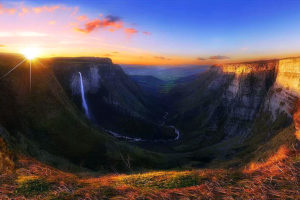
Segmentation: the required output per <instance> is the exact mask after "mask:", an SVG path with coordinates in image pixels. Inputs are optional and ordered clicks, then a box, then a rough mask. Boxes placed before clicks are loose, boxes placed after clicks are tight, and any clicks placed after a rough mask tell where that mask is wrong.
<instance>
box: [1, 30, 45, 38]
mask: <svg viewBox="0 0 300 200" xmlns="http://www.w3.org/2000/svg"><path fill="white" fill-rule="evenodd" d="M46 36H47V34H45V33H39V32H32V31H22V32H0V37H46Z"/></svg>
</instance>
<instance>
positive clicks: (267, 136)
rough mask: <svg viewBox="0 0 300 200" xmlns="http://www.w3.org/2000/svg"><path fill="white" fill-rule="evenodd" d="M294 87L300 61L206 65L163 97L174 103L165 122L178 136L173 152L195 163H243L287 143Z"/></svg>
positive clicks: (296, 93) (295, 96)
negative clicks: (186, 155)
mask: <svg viewBox="0 0 300 200" xmlns="http://www.w3.org/2000/svg"><path fill="white" fill-rule="evenodd" d="M299 84H300V58H288V59H281V60H268V61H256V62H247V63H235V64H222V65H214V66H212V67H211V68H210V69H209V70H208V71H206V72H205V73H202V74H200V75H199V76H198V78H197V79H196V80H195V81H193V82H192V83H189V84H187V85H180V86H178V87H177V88H175V89H174V90H173V91H172V92H171V93H170V95H169V97H168V98H170V99H176V100H175V101H174V103H173V104H172V105H170V107H169V111H170V113H171V114H172V116H173V118H172V119H171V122H172V123H174V124H176V125H177V127H178V128H179V129H180V130H181V131H182V132H183V141H182V143H181V144H180V145H179V146H177V147H175V149H176V150H177V151H180V152H193V153H191V157H192V159H194V160H195V161H196V160H201V159H204V160H224V159H225V160H226V159H227V160H230V159H233V158H234V159H235V158H236V157H239V158H240V159H246V160H249V159H250V157H251V156H250V155H252V157H251V158H253V157H255V153H253V152H256V153H257V150H259V151H261V152H260V153H259V155H261V156H260V157H262V155H264V154H265V153H264V152H271V151H272V150H271V149H276V148H277V147H278V146H279V145H280V144H283V143H292V142H293V141H295V136H294V134H293V132H294V130H295V127H294V122H293V118H292V116H293V112H294V110H295V105H296V102H297V100H298V98H299V94H300V88H299ZM262 152H263V153H262ZM257 154H258V153H257ZM239 161H240V160H239Z"/></svg>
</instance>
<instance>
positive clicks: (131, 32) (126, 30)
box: [124, 28, 138, 36]
mask: <svg viewBox="0 0 300 200" xmlns="http://www.w3.org/2000/svg"><path fill="white" fill-rule="evenodd" d="M124 32H125V33H126V34H127V35H129V36H131V35H133V34H137V33H138V30H136V29H135V28H125V29H124Z"/></svg>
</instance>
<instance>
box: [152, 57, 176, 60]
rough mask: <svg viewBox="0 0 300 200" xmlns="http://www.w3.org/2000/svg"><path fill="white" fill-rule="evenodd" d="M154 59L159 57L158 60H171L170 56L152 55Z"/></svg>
mask: <svg viewBox="0 0 300 200" xmlns="http://www.w3.org/2000/svg"><path fill="white" fill-rule="evenodd" d="M154 58H155V59H159V60H172V59H171V58H167V57H164V56H154Z"/></svg>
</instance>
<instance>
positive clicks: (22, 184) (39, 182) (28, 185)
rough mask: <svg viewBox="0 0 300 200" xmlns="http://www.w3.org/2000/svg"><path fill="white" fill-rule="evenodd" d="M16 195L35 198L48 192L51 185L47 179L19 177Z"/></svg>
mask: <svg viewBox="0 0 300 200" xmlns="http://www.w3.org/2000/svg"><path fill="white" fill-rule="evenodd" d="M17 182H18V188H17V189H16V193H17V194H20V195H24V196H34V195H38V194H42V193H45V192H48V191H49V190H50V186H51V184H50V183H48V182H47V181H46V180H45V179H40V178H38V177H35V176H26V177H19V179H18V181H17Z"/></svg>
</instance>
